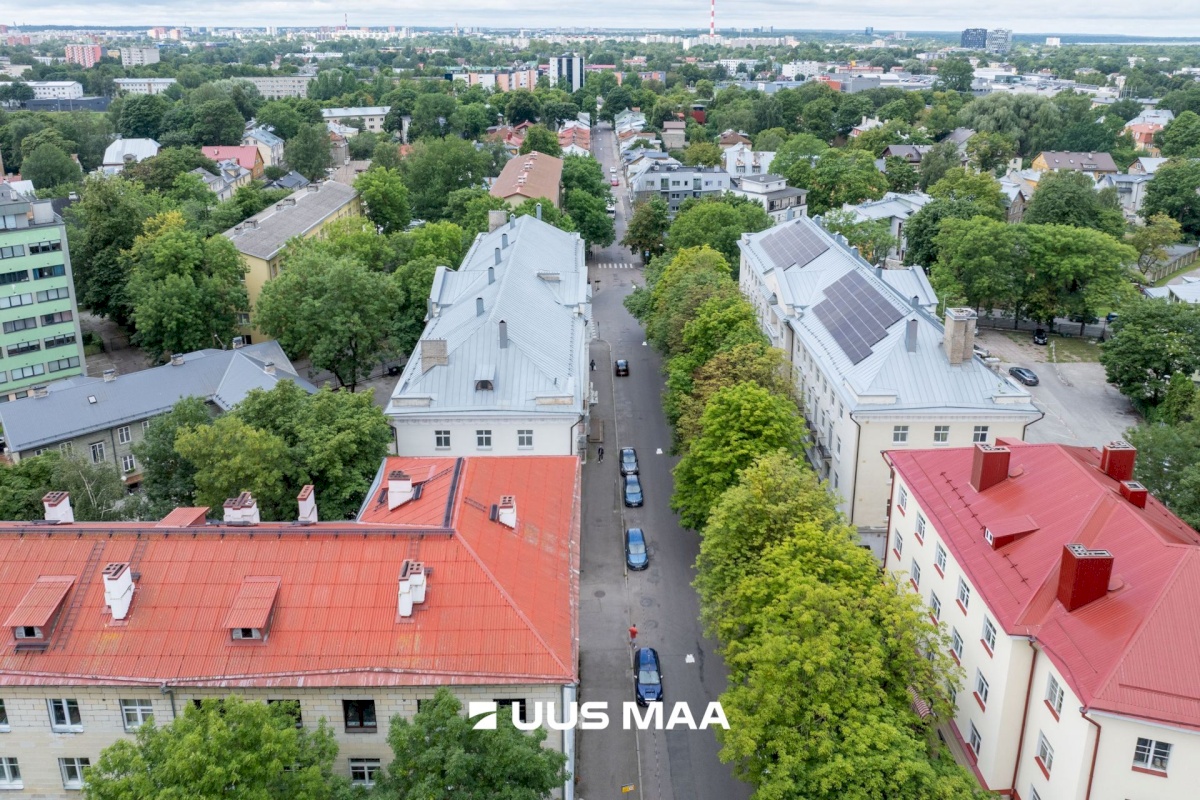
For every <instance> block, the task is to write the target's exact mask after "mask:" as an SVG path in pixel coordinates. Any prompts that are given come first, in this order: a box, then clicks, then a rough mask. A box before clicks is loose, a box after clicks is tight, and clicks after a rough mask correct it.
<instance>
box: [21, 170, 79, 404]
mask: <svg viewBox="0 0 1200 800" xmlns="http://www.w3.org/2000/svg"><path fill="white" fill-rule="evenodd" d="M78 316H79V313H78V309H77V308H76V306H75V287H74V284H73V282H72V278H71V258H70V255H69V254H68V252H67V232H66V228H65V227H64V226H63V221H62V218H61V217H59V216H58V215H57V214H55V213H54V209H53V208H52V207H51V205H50V201H49V200H36V199H34V198H32V197H27V196H26V195H24V194H21V193H20V192H18V191H17V190H16V189H14V188H13V187H12V186H10V185H8V184H5V183H0V403H4V402H8V401H9V400H16V399H19V398H22V397H26V396H28V395H30V394H31V393H32V389H33V387H34V386H38V385H41V384H44V383H47V382H49V381H53V380H58V379H59V378H69V377H71V376H73V375H83V374H85V373H84V361H83V343H82V342H81V341H80V339H81V336H80V332H79V319H78Z"/></svg>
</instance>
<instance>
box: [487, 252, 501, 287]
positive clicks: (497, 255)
mask: <svg viewBox="0 0 1200 800" xmlns="http://www.w3.org/2000/svg"><path fill="white" fill-rule="evenodd" d="M496 266H497V267H498V266H500V248H499V247H497V248H496ZM491 273H492V271H491V270H490V269H489V270H488V274H489V275H491ZM488 283H491V281H490V280H489V281H488Z"/></svg>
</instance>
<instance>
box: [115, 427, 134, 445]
mask: <svg viewBox="0 0 1200 800" xmlns="http://www.w3.org/2000/svg"><path fill="white" fill-rule="evenodd" d="M131 438H132V437H131V436H130V435H129V426H128V425H122V426H121V427H120V428H117V441H118V442H120V443H121V444H129V441H130V439H131Z"/></svg>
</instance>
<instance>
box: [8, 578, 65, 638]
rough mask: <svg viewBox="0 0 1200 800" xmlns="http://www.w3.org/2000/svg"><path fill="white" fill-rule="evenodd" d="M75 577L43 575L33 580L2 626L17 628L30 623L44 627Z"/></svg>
mask: <svg viewBox="0 0 1200 800" xmlns="http://www.w3.org/2000/svg"><path fill="white" fill-rule="evenodd" d="M73 583H75V578H74V577H72V576H71V575H43V576H41V577H40V578H38V579H37V580H36V581H34V582H33V585H32V586H29V588H28V590H27V591H26V592H25V596H24V597H22V598H21V602H20V603H19V604H18V605H17V607H16V608H14V609H13V610H12V613H11V614H9V615H8V620H7V621H5V623H4V627H6V628H17V627H24V626H26V625H32V626H33V627H35V628H44V627H46V626H47V625H48V624H50V620H51V619H53V618H54V612H55V611H58V607H59V606H61V605H62V601H63V598H64V597H66V596H67V592H69V591H71V585H72V584H73ZM26 585H27V586H28V584H26Z"/></svg>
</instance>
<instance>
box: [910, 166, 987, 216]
mask: <svg viewBox="0 0 1200 800" xmlns="http://www.w3.org/2000/svg"><path fill="white" fill-rule="evenodd" d="M929 194H930V196H931V197H934V198H936V199H939V200H952V201H957V202H968V203H975V204H976V205H978V206H981V207H983V208H985V209H987V215H988V216H989V217H993V218H994V219H1003V218H1004V209H1005V205H1004V192H1003V191H1002V190H1001V189H1000V183H999V182H998V181H997V180H996V179H995V178H993V177H992V176H991V175H987V174H984V173H980V172H974V171H972V170H968V169H965V168H963V167H952V168H950V169H948V170H946V172H945V173H944V174H943V175H942V177H941V178H940V179H939V180H938V182H937V183H935V184H933V185H932V186H930V187H929Z"/></svg>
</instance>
